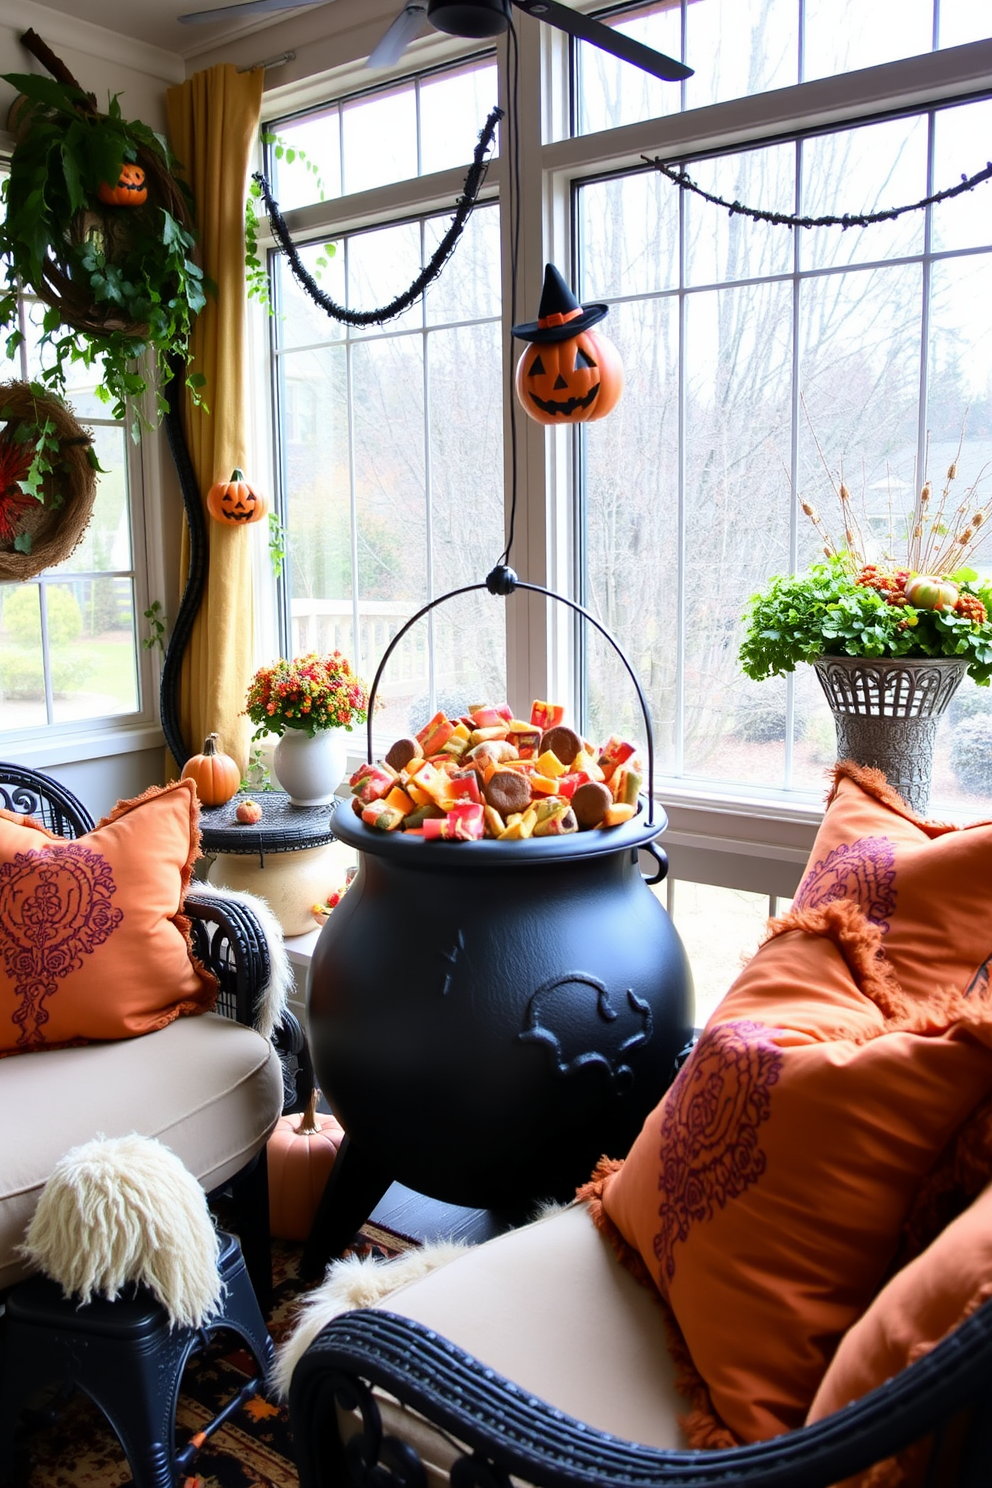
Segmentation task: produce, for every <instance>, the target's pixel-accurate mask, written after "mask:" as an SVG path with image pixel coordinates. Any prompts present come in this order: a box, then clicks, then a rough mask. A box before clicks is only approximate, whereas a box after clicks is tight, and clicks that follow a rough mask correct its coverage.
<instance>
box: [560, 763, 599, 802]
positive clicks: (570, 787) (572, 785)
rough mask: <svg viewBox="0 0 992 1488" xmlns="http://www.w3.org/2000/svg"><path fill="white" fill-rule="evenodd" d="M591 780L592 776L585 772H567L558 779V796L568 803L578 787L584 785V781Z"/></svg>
mask: <svg viewBox="0 0 992 1488" xmlns="http://www.w3.org/2000/svg"><path fill="white" fill-rule="evenodd" d="M591 779H592V776H591V775H589V774H588V773H587V771H585V770H569V772H568V774H567V775H559V777H558V794H559V795H560V796H564V797H565V799H566V800H568V801H570V800H571V799H572V797H573V796H574V795H575V792H576V791H577V790H578V788H579V786H580V785H585V783H586V781H587V780H591Z"/></svg>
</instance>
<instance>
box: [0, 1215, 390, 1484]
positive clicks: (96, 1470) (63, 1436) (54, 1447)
mask: <svg viewBox="0 0 992 1488" xmlns="http://www.w3.org/2000/svg"><path fill="white" fill-rule="evenodd" d="M413 1244H414V1242H413V1241H411V1240H408V1239H406V1238H405V1237H403V1236H400V1235H396V1234H393V1233H392V1232H391V1231H389V1230H385V1229H383V1228H381V1227H380V1226H377V1225H372V1224H367V1225H366V1226H365V1228H364V1229H363V1230H362V1233H361V1235H360V1236H359V1239H358V1241H357V1242H356V1246H355V1250H356V1252H357V1253H358V1254H360V1255H377V1256H381V1257H383V1258H384V1259H388V1258H389V1257H390V1256H395V1255H399V1254H401V1252H403V1251H405V1250H409V1249H410V1248H411V1247H412V1246H413ZM300 1254H301V1247H299V1246H291V1245H287V1244H284V1243H283V1242H281V1241H278V1240H276V1241H273V1258H272V1260H273V1282H274V1287H273V1304H272V1309H271V1311H270V1313H269V1316H268V1319H267V1321H268V1325H269V1332H270V1333H271V1335H272V1338H273V1341H274V1342H275V1343H276V1345H277V1346H278V1344H279V1342H280V1341H281V1340H282V1339H283V1338H284V1337H285V1336H286V1334H287V1333H288V1331H289V1330H290V1328H291V1327H292V1324H293V1316H294V1311H295V1306H294V1304H295V1303H296V1300H297V1298H298V1297H300V1296H301V1294H302V1293H303V1292H304V1291H305V1290H306V1288H305V1286H304V1285H303V1284H302V1283H301V1282H300V1281H299V1278H298V1275H297V1268H298V1264H299V1259H300ZM223 1348H224V1345H223V1341H222V1340H218V1344H217V1346H216V1347H215V1348H214V1349H211V1350H209V1351H208V1352H207V1353H206V1354H205V1355H203V1356H202V1357H199V1358H196V1359H192V1360H191V1361H190V1363H189V1364H188V1366H187V1368H186V1373H185V1375H184V1376H183V1385H182V1392H181V1394H180V1398H179V1408H178V1412H177V1424H176V1440H177V1443H178V1445H179V1447H180V1448H182V1446H184V1445H185V1443H186V1442H187V1441H189V1439H190V1438H191V1437H192V1436H193V1435H194V1433H195V1432H197V1431H201V1430H202V1429H203V1428H204V1427H205V1426H206V1425H207V1424H208V1422H209V1421H211V1420H212V1419H213V1417H214V1416H215V1415H216V1414H217V1411H218V1409H219V1408H220V1407H221V1406H222V1405H223V1404H225V1403H226V1402H227V1401H228V1400H230V1399H231V1398H232V1397H233V1396H234V1395H236V1394H237V1392H238V1390H239V1389H240V1388H241V1386H242V1385H243V1384H244V1382H245V1380H246V1379H248V1378H249V1377H250V1376H251V1374H252V1361H251V1358H250V1355H248V1354H247V1352H245V1351H244V1350H242V1349H236V1348H235V1349H232V1350H230V1351H229V1352H227V1353H225V1352H224V1351H223ZM53 1411H54V1416H53V1419H51V1420H46V1421H45V1422H44V1423H43V1424H39V1425H38V1426H36V1427H35V1428H34V1429H33V1430H32V1431H31V1433H30V1436H29V1438H28V1441H27V1446H26V1453H25V1460H24V1461H23V1462H22V1463H21V1464H20V1467H19V1470H18V1472H17V1473H16V1475H15V1476H14V1478H13V1479H12V1483H13V1488H125V1485H126V1484H129V1483H130V1482H131V1474H130V1472H129V1470H128V1466H127V1462H126V1460H125V1457H124V1453H123V1452H122V1450H121V1447H120V1443H119V1442H118V1440H117V1438H116V1436H115V1435H114V1433H113V1431H112V1430H111V1429H110V1427H109V1426H108V1425H107V1423H106V1421H105V1419H104V1417H103V1416H102V1415H101V1413H100V1412H99V1410H97V1408H96V1406H94V1405H93V1404H92V1402H91V1401H90V1400H88V1399H87V1398H86V1397H85V1396H83V1395H81V1394H80V1393H78V1392H77V1393H76V1394H74V1395H73V1396H72V1397H71V1398H70V1399H69V1400H68V1401H66V1402H65V1403H64V1404H60V1403H58V1402H56V1404H55V1406H54V1407H53ZM190 1474H191V1476H190V1477H189V1478H188V1479H187V1485H188V1488H194V1485H196V1488H298V1483H299V1479H298V1476H297V1472H296V1468H295V1466H294V1463H293V1444H292V1438H291V1434H290V1429H289V1418H288V1413H287V1411H286V1409H285V1407H284V1406H280V1405H279V1404H277V1403H275V1402H273V1401H271V1400H267V1399H265V1398H264V1397H263V1396H256V1397H255V1399H254V1400H251V1401H249V1403H248V1404H247V1405H246V1406H245V1407H244V1408H243V1409H242V1410H240V1411H238V1412H236V1413H235V1415H233V1416H232V1417H231V1419H230V1420H229V1421H228V1422H226V1424H225V1425H224V1426H222V1427H221V1428H220V1429H219V1430H218V1431H217V1433H216V1434H215V1435H214V1436H212V1437H211V1438H210V1440H209V1441H208V1442H207V1443H206V1445H205V1446H204V1447H203V1449H202V1451H201V1452H200V1453H199V1455H198V1456H197V1457H196V1459H195V1461H194V1462H193V1464H192V1467H191V1469H190Z"/></svg>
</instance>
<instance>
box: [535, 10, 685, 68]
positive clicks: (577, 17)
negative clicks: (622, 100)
mask: <svg viewBox="0 0 992 1488" xmlns="http://www.w3.org/2000/svg"><path fill="white" fill-rule="evenodd" d="M512 3H513V4H514V5H515V6H516V7H517V9H518V10H522V11H524V12H526V14H527V15H530V16H534V17H535V18H536V19H537V20H539V21H547V22H548V23H549V24H550V25H552V26H557V27H558V29H559V31H566V32H567V33H568V35H569V36H575V37H577V38H578V39H579V41H589V42H592V44H593V46H598V47H602V49H603V51H604V52H611V53H612V54H613V56H614V57H619V58H620V59H621V61H623V62H633V64H634V66H635V67H641V68H643V69H644V71H645V72H650V73H651V74H652V75H653V76H654V77H657V78H662V79H664V81H665V82H668V83H673V82H677V81H678V80H679V79H680V78H687V77H692V72H693V69H692V68H691V67H686V66H685V64H684V63H682V62H676V61H675V59H674V57H666V56H665V54H664V53H663V52H656V51H654V50H653V49H652V48H651V47H648V46H644V44H643V43H642V42H640V41H634V40H633V39H632V37H630V36H624V34H623V32H622V31H617V30H615V29H614V27H612V26H604V25H603V24H602V22H601V21H594V20H593V19H592V18H591V16H587V15H583V14H582V13H581V11H578V10H570V9H569V7H568V6H567V5H559V4H558V3H557V0H512Z"/></svg>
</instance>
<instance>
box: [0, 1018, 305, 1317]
mask: <svg viewBox="0 0 992 1488" xmlns="http://www.w3.org/2000/svg"><path fill="white" fill-rule="evenodd" d="M282 1101H283V1084H282V1070H281V1065H280V1063H279V1057H278V1055H277V1054H276V1052H275V1050H274V1049H273V1047H272V1045H271V1044H270V1043H269V1041H268V1040H267V1039H263V1038H262V1037H261V1035H260V1034H258V1033H256V1032H255V1031H254V1029H252V1028H245V1027H243V1026H242V1025H241V1024H239V1023H236V1022H234V1021H233V1020H232V1019H230V1018H224V1017H221V1016H220V1015H219V1014H217V1013H201V1014H199V1015H197V1016H195V1017H189V1018H177V1019H176V1021H175V1022H174V1023H170V1024H169V1025H168V1026H167V1027H166V1028H162V1029H159V1030H158V1032H156V1033H148V1034H144V1035H143V1036H142V1037H140V1038H133V1039H122V1040H120V1041H119V1042H118V1041H115V1042H113V1043H102V1044H86V1045H83V1046H81V1047H76V1048H69V1049H46V1050H43V1051H40V1052H36V1053H31V1054H19V1055H16V1056H15V1057H12V1058H7V1059H0V1132H2V1133H3V1138H2V1141H0V1289H2V1288H5V1287H8V1286H10V1285H11V1284H12V1283H13V1282H15V1281H19V1280H20V1279H21V1278H22V1277H23V1276H25V1275H27V1272H28V1268H27V1267H26V1266H25V1264H24V1262H23V1261H22V1260H21V1259H20V1257H19V1256H18V1255H17V1254H16V1251H15V1247H16V1246H17V1245H19V1244H20V1242H21V1241H22V1240H23V1239H24V1232H25V1230H26V1229H27V1226H28V1222H29V1220H30V1219H31V1216H32V1214H33V1213H34V1209H35V1205H36V1203H37V1201H38V1196H39V1194H40V1193H41V1190H42V1188H43V1187H44V1185H45V1182H46V1180H47V1178H48V1176H49V1174H50V1173H51V1171H52V1168H53V1166H54V1165H55V1163H56V1161H57V1160H58V1158H60V1157H61V1156H62V1154H63V1153H64V1152H67V1151H68V1149H69V1148H70V1147H75V1146H77V1145H78V1144H79V1143H80V1142H86V1141H89V1140H90V1138H91V1137H95V1136H98V1135H101V1134H102V1135H103V1136H107V1137H118V1136H125V1135H126V1134H127V1133H129V1132H133V1131H136V1132H139V1133H140V1134H141V1135H142V1136H146V1137H157V1138H158V1139H159V1141H161V1142H164V1143H165V1145H166V1146H167V1147H169V1148H171V1149H172V1151H173V1152H175V1153H176V1154H177V1155H178V1156H179V1157H180V1158H181V1159H182V1161H183V1163H184V1164H185V1166H186V1167H187V1168H188V1169H189V1171H190V1172H191V1173H193V1174H194V1176H195V1177H196V1178H197V1179H198V1180H199V1182H200V1183H201V1184H202V1185H203V1187H204V1188H205V1189H206V1190H207V1191H208V1192H209V1191H210V1190H211V1189H214V1188H218V1187H220V1186H221V1185H222V1184H224V1183H226V1182H227V1180H228V1179H229V1178H231V1177H233V1176H234V1174H235V1173H237V1172H238V1171H239V1169H241V1168H243V1167H244V1165H245V1163H247V1162H248V1161H249V1159H250V1158H252V1157H253V1156H254V1155H255V1153H256V1152H258V1151H259V1150H260V1148H261V1147H262V1145H263V1143H264V1142H265V1141H266V1140H267V1138H268V1136H269V1134H270V1133H271V1131H272V1129H273V1128H274V1126H275V1124H276V1121H277V1120H278V1118H279V1113H280V1111H281V1109H282Z"/></svg>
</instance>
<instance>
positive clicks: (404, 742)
mask: <svg viewBox="0 0 992 1488" xmlns="http://www.w3.org/2000/svg"><path fill="white" fill-rule="evenodd" d="M419 753H420V745H419V744H418V743H417V741H416V739H397V740H396V743H395V744H394V745H393V746H392V748H391V749H390V751H389V753H388V754H387V755H386V764H387V765H389V766H391V767H392V769H394V770H404V769H405V768H406V766H407V765H408V764H409V763H410V761H411V760H412V759H416V758H417V756H418V754H419Z"/></svg>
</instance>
